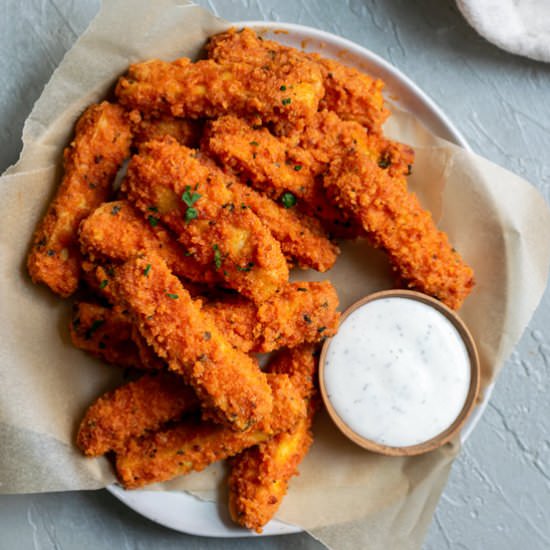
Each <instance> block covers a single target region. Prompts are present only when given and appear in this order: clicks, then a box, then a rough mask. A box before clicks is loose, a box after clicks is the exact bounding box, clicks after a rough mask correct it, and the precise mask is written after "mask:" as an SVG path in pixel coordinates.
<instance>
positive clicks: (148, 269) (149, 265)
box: [143, 264, 151, 277]
mask: <svg viewBox="0 0 550 550" xmlns="http://www.w3.org/2000/svg"><path fill="white" fill-rule="evenodd" d="M149 271H151V264H147V265H146V266H145V269H144V270H143V274H144V275H145V276H146V277H148V276H149Z"/></svg>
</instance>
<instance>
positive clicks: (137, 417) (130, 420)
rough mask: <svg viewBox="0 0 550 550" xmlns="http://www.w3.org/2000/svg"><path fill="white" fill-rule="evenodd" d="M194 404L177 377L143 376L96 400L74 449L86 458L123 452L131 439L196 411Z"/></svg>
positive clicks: (81, 428)
mask: <svg viewBox="0 0 550 550" xmlns="http://www.w3.org/2000/svg"><path fill="white" fill-rule="evenodd" d="M197 408H198V400H197V398H196V396H195V394H194V392H193V390H191V388H189V386H186V385H185V384H184V382H183V380H182V378H181V377H180V376H177V375H175V374H172V373H167V372H164V373H157V374H155V375H148V374H146V375H144V376H142V377H141V378H139V379H138V380H136V381H134V382H129V383H128V384H124V385H123V386H120V387H119V388H117V389H116V390H114V391H111V392H108V393H106V394H104V395H102V396H101V397H100V398H99V399H97V400H96V401H95V402H94V403H93V404H92V405H91V406H90V407H89V408H88V410H87V411H86V414H85V415H84V418H83V419H82V421H81V423H80V427H79V430H78V435H77V439H76V442H77V445H78V447H79V448H80V450H81V451H82V452H83V453H84V454H85V455H87V456H99V455H102V454H105V453H106V452H108V451H111V450H114V451H120V450H123V449H124V448H125V445H126V442H127V441H128V439H130V438H131V437H138V436H141V435H143V434H145V433H147V432H148V431H152V430H156V429H158V428H159V427H160V426H162V424H164V423H165V422H168V421H169V420H173V419H177V418H179V417H181V416H182V415H183V414H184V413H187V412H190V411H193V410H196V409H197Z"/></svg>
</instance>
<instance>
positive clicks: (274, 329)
mask: <svg viewBox="0 0 550 550" xmlns="http://www.w3.org/2000/svg"><path fill="white" fill-rule="evenodd" d="M337 308H338V295H337V294H336V289H335V288H334V287H333V286H332V284H331V283H330V282H329V281H323V282H297V283H289V284H288V285H287V286H285V287H284V288H283V290H282V291H281V292H280V293H279V294H276V295H275V296H273V297H271V298H270V299H269V300H267V301H266V302H264V303H263V304H260V305H254V304H253V303H252V302H251V301H250V300H246V299H244V298H241V297H231V298H228V299H225V300H218V301H212V302H208V303H206V304H205V305H204V312H205V313H206V314H207V315H208V316H209V317H210V318H211V319H212V321H213V322H214V323H215V324H216V326H217V327H218V328H219V329H220V330H221V331H222V333H223V334H224V335H225V337H226V338H227V339H228V340H229V342H231V344H232V345H233V346H235V347H236V348H237V349H240V350H242V351H244V352H255V353H269V352H271V351H274V350H276V349H279V348H281V347H295V346H298V345H300V344H303V343H305V342H307V343H316V342H320V341H321V340H324V339H325V338H327V337H329V336H333V335H334V334H336V330H337V329H338V322H339V319H340V313H339V312H338V311H337Z"/></svg>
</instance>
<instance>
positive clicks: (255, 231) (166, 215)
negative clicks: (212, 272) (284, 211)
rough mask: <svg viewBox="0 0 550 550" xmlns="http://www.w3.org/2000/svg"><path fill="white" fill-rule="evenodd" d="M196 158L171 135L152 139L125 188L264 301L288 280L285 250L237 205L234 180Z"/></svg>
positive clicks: (234, 282) (202, 257)
mask: <svg viewBox="0 0 550 550" xmlns="http://www.w3.org/2000/svg"><path fill="white" fill-rule="evenodd" d="M197 155H198V153H197V152H196V151H194V150H192V149H188V148H186V147H184V146H182V145H179V144H178V143H177V142H176V141H175V140H174V139H172V138H170V137H165V138H164V139H163V140H160V141H150V142H148V143H147V144H146V145H145V146H144V147H143V148H142V149H141V150H140V154H139V155H136V156H134V157H133V158H132V161H131V162H130V165H129V167H128V174H127V177H126V179H125V181H124V182H123V189H124V191H126V192H127V193H128V197H129V198H130V200H131V201H132V202H133V203H134V204H135V205H136V206H137V207H138V208H139V209H140V210H141V211H142V212H144V213H145V214H149V219H150V221H151V219H155V220H157V219H160V220H161V221H162V222H163V223H165V224H166V225H167V226H168V227H170V228H171V229H172V231H173V232H174V233H175V234H176V235H177V237H178V240H179V241H180V242H181V243H183V245H184V246H185V247H186V248H187V249H188V250H189V252H190V253H192V254H193V257H194V258H195V259H196V260H197V261H198V262H199V263H201V264H203V265H207V266H209V267H210V268H212V267H214V268H216V270H217V272H218V274H219V275H220V276H221V277H222V278H223V280H224V281H225V284H226V285H227V286H229V287H230V288H234V289H235V290H237V291H238V292H240V293H241V294H243V295H245V296H247V297H249V298H251V299H253V300H254V301H257V302H261V301H263V300H265V299H267V298H269V296H271V295H272V294H274V293H275V292H276V291H277V290H278V289H279V288H280V287H281V286H283V285H284V284H285V283H286V281H287V280H288V266H287V264H286V261H285V258H284V255H283V253H282V251H281V247H280V245H279V243H278V242H277V241H276V240H275V239H274V237H273V236H272V235H271V233H270V232H269V230H268V229H267V228H266V227H265V226H264V225H263V224H262V222H261V221H260V220H259V218H258V217H257V216H256V215H255V214H254V213H253V212H252V211H251V209H249V208H248V207H247V206H246V205H244V204H237V205H235V204H234V198H233V194H232V192H231V189H230V187H231V182H232V181H233V180H232V178H228V177H227V176H226V175H225V174H224V173H223V172H222V171H221V170H220V169H219V168H217V167H216V166H215V165H214V164H213V163H212V162H211V161H208V159H203V158H200V157H199V156H197ZM232 204H233V205H234V207H233V208H231V205H232ZM151 208H153V209H156V210H155V212H154V216H153V215H152V214H151ZM155 223H157V222H155Z"/></svg>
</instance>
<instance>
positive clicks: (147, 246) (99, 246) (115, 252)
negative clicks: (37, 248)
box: [79, 200, 220, 284]
mask: <svg viewBox="0 0 550 550" xmlns="http://www.w3.org/2000/svg"><path fill="white" fill-rule="evenodd" d="M149 215H150V216H154V215H156V214H155V212H151V211H149ZM150 219H151V218H150ZM153 223H154V222H153ZM79 238H80V244H81V247H82V252H83V253H84V254H86V255H88V256H89V257H90V258H91V259H92V260H98V259H99V260H102V259H108V260H110V261H115V262H124V261H126V260H129V259H130V258H131V257H133V256H135V255H136V254H137V253H138V252H140V251H142V252H149V251H150V252H156V253H158V254H159V255H160V256H161V257H162V258H163V259H164V261H165V262H166V263H167V264H168V266H169V267H170V269H171V270H172V271H173V272H174V274H175V275H177V276H178V277H183V278H184V279H188V280H189V281H193V282H196V283H207V284H210V283H214V282H216V281H219V279H220V278H219V277H218V275H217V274H216V272H215V271H214V270H213V269H209V268H207V267H205V266H204V265H202V264H200V263H198V262H197V261H196V260H195V259H194V258H193V257H191V256H189V255H188V254H187V253H186V251H185V248H183V247H182V246H181V245H180V244H178V243H177V242H176V240H175V239H174V238H173V237H172V235H170V234H169V233H168V231H166V229H164V228H163V227H161V226H160V225H158V224H154V226H153V225H151V223H150V221H147V220H146V219H145V218H144V216H143V215H142V214H141V212H139V211H138V210H136V209H135V208H134V207H133V206H132V204H131V203H129V202H128V201H124V200H122V201H114V202H107V203H104V204H102V205H101V206H100V207H99V208H96V209H95V210H94V211H93V212H92V213H91V214H90V215H89V216H88V217H87V218H86V219H85V220H84V221H83V222H82V224H81V225H80V230H79Z"/></svg>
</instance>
